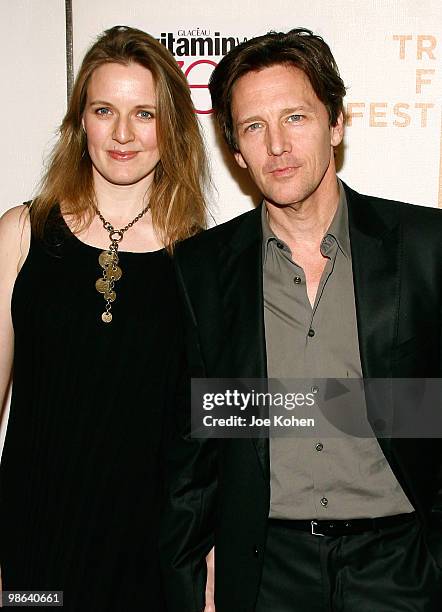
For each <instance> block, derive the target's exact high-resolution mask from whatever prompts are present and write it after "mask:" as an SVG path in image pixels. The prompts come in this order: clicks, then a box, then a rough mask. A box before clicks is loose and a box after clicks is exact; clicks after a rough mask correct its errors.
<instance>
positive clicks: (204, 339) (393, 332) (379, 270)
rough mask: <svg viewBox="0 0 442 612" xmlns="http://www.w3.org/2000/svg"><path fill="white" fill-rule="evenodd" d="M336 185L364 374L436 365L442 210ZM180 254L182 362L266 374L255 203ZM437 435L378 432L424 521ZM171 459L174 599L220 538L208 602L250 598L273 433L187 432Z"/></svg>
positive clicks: (247, 603)
mask: <svg viewBox="0 0 442 612" xmlns="http://www.w3.org/2000/svg"><path fill="white" fill-rule="evenodd" d="M345 190H346V196H347V202H348V210H349V230H350V241H351V251H352V265H353V276H354V291H355V301H356V313H357V323H358V337H359V350H360V356H361V363H362V370H363V374H364V377H365V378H390V377H393V378H394V377H400V378H424V377H431V378H438V377H441V375H442V358H441V346H442V342H441V330H442V325H441V317H442V312H441V311H442V211H440V210H437V209H433V208H423V207H419V206H413V205H410V204H404V203H399V202H392V201H389V200H383V199H379V198H374V197H369V196H364V195H360V194H358V193H356V192H355V191H353V190H351V189H350V188H348V187H347V186H345ZM175 262H176V271H177V276H178V280H179V284H180V287H181V292H182V297H183V301H184V304H185V312H186V334H187V351H188V360H189V364H190V372H191V375H192V376H194V377H205V376H207V377H210V378H229V377H230V378H235V377H242V378H261V377H266V374H267V372H266V345H265V330H264V307H263V288H262V231H261V218H260V209H259V208H258V209H256V210H253V211H251V212H248V213H245V214H243V215H241V216H239V217H237V218H235V219H233V220H232V221H229V222H228V223H225V224H223V225H220V226H218V227H216V228H213V229H211V230H209V231H207V232H204V233H202V234H200V235H198V236H196V237H194V238H192V239H190V240H187V241H185V242H184V243H182V244H181V245H180V247H179V248H178V249H177V252H176V256H175ZM368 413H369V418H370V405H369V404H368ZM180 420H181V423H180V426H181V427H182V428H184V429H186V424H185V422H183V421H182V419H180V417H177V422H179V421H180ZM441 442H442V441H441V440H440V439H425V440H419V439H388V438H380V439H379V444H380V446H381V448H382V450H383V452H384V454H385V456H386V458H387V460H388V462H389V464H390V466H391V468H392V470H393V472H394V474H395V475H396V478H397V479H398V481H399V482H400V484H401V486H402V487H403V489H404V491H405V492H406V493H407V495H408V497H409V499H410V500H411V501H412V503H413V505H414V506H415V508H416V510H417V512H418V515H419V517H420V519H421V520H422V522H423V523H424V524H425V525H426V526H428V525H429V524H430V523H432V522H433V520H432V517H436V516H437V517H438V516H439V514H438V512H437V510H438V491H439V488H440V484H441V479H440V472H441V467H442V444H441ZM169 473H170V481H169V502H168V507H167V509H166V512H165V519H164V525H163V543H162V555H163V564H164V568H165V577H166V591H167V592H168V598H169V605H170V609H171V610H173V611H174V610H176V611H177V612H178V610H179V611H180V612H183V611H185V612H199V611H200V610H201V609H202V608H203V607H204V605H203V604H204V600H203V593H204V581H205V564H204V554H205V553H207V551H208V550H209V549H210V547H211V545H212V544H213V542H214V541H215V544H216V563H215V567H216V608H217V612H249V611H250V612H251V611H252V610H253V609H254V604H255V601H256V597H257V593H258V588H259V582H260V576H261V570H262V559H263V551H264V546H265V539H266V529H267V519H268V513H269V501H270V487H269V451H268V440H264V439H259V440H244V439H235V440H211V441H201V440H191V439H190V438H189V437H188V436H186V435H184V436H182V437H181V439H180V440H177V441H176V442H175V444H174V447H173V449H172V451H171V466H170V472H169ZM436 531H437V530H436ZM436 531H435V533H436ZM441 531H442V530H441ZM437 533H439V532H438V531H437ZM213 534H215V535H213ZM432 546H433V552H434V554H435V555H438V554H440V555H441V557H442V553H441V552H440V551H441V550H442V547H441V546H439V543H438V542H437V541H436V540H435V542H434V543H433V544H432ZM441 561H442V558H441V559H439V562H441Z"/></svg>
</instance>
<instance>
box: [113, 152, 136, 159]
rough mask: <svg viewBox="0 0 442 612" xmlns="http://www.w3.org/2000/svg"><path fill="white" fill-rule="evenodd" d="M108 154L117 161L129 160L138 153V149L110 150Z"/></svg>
mask: <svg viewBox="0 0 442 612" xmlns="http://www.w3.org/2000/svg"><path fill="white" fill-rule="evenodd" d="M108 155H109V156H110V157H112V159H115V160H116V161H129V160H131V159H133V158H134V157H135V156H136V155H138V151H108Z"/></svg>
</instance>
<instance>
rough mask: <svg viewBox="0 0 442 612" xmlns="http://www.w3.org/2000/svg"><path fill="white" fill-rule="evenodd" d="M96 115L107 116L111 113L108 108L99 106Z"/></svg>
mask: <svg viewBox="0 0 442 612" xmlns="http://www.w3.org/2000/svg"><path fill="white" fill-rule="evenodd" d="M95 114H96V115H101V116H106V115H109V114H110V110H109V109H108V108H97V109H96V111H95Z"/></svg>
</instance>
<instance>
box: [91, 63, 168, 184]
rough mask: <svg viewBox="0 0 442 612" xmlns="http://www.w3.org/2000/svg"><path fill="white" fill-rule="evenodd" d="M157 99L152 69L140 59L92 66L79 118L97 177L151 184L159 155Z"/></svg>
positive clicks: (120, 182)
mask: <svg viewBox="0 0 442 612" xmlns="http://www.w3.org/2000/svg"><path fill="white" fill-rule="evenodd" d="M155 99H156V98H155V83H154V80H153V77H152V73H151V72H150V70H148V69H147V68H144V67H143V66H141V65H140V64H135V63H130V64H129V65H127V66H124V65H122V64H115V63H111V64H103V65H102V66H100V67H99V68H97V69H96V70H94V72H93V73H92V75H91V78H90V80H89V85H88V88H87V97H86V106H85V109H84V113H83V118H82V123H83V128H84V130H85V132H86V137H87V146H88V151H89V156H90V158H91V160H92V166H93V174H94V177H95V179H96V178H97V176H96V174H97V173H98V174H99V175H101V177H103V178H104V179H105V180H106V181H108V182H109V183H112V184H114V185H134V184H137V183H140V181H144V182H145V183H146V189H147V188H148V187H149V185H150V184H151V182H152V180H153V176H154V170H155V167H156V165H157V164H158V162H159V159H160V155H159V151H158V144H157V132H156V106H155Z"/></svg>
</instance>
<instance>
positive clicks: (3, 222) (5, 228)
mask: <svg viewBox="0 0 442 612" xmlns="http://www.w3.org/2000/svg"><path fill="white" fill-rule="evenodd" d="M30 242H31V223H30V220H29V208H28V206H26V204H22V205H21V206H14V207H13V208H10V209H9V210H7V211H6V212H5V213H3V215H2V216H1V217H0V261H2V262H3V264H4V263H6V265H7V267H8V268H9V267H10V266H11V268H10V269H13V268H15V270H16V271H17V272H18V271H19V270H20V268H21V266H22V265H23V263H24V261H25V259H26V257H27V255H28V251H29V245H30Z"/></svg>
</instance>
